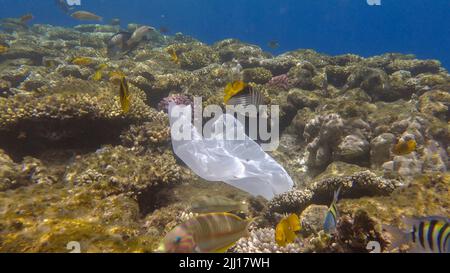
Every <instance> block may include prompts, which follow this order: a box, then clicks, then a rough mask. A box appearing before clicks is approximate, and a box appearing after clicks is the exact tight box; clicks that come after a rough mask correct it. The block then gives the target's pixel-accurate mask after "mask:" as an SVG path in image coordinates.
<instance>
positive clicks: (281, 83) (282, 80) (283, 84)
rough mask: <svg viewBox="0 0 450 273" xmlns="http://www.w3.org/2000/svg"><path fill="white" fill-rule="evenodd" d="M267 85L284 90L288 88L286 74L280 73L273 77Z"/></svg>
mask: <svg viewBox="0 0 450 273" xmlns="http://www.w3.org/2000/svg"><path fill="white" fill-rule="evenodd" d="M267 84H268V85H269V86H273V87H278V88H282V89H284V90H289V89H290V86H291V85H290V84H289V78H288V76H287V74H282V75H280V76H276V77H273V78H272V79H271V80H270V81H269V82H268V83H267Z"/></svg>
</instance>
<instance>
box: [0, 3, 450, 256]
mask: <svg viewBox="0 0 450 273" xmlns="http://www.w3.org/2000/svg"><path fill="white" fill-rule="evenodd" d="M54 5H55V7H56V8H58V9H59V10H60V11H61V16H65V18H67V19H70V20H73V21H74V22H76V23H78V24H81V25H77V26H75V27H73V28H67V27H57V26H51V25H41V24H32V22H33V21H35V20H37V19H40V18H35V16H34V15H33V14H31V13H27V14H25V15H23V16H20V17H17V18H2V19H1V20H0V110H1V112H2V113H0V143H2V144H1V145H0V163H1V166H0V219H1V220H0V252H66V251H65V249H64V248H61V246H63V247H64V246H65V245H64V244H63V242H65V240H66V241H67V242H70V241H78V240H79V241H80V242H81V244H82V245H83V244H85V245H84V246H82V249H85V251H87V252H105V251H106V252H109V251H111V252H164V253H226V252H230V253H232V252H235V253H242V252H278V253H279V252H319V253H320V252H369V248H366V246H368V245H370V243H373V242H376V243H377V244H379V245H380V246H381V251H383V252H409V253H415V252H420V253H424V252H431V253H450V219H449V216H450V173H449V172H448V167H449V166H450V164H449V161H448V157H449V153H450V146H449V144H450V127H449V126H450V75H449V73H448V72H447V70H446V69H445V68H444V67H442V66H441V64H440V63H439V62H438V61H434V60H420V59H417V58H415V57H411V56H409V55H402V54H394V53H392V54H391V53H386V54H384V55H380V56H373V57H368V58H364V57H360V56H356V55H354V54H345V55H338V56H328V55H325V54H320V53H317V52H315V51H313V50H296V51H292V52H287V53H284V54H282V55H272V54H271V53H268V52H264V51H263V50H262V49H261V48H259V47H258V46H256V45H250V44H246V43H244V42H241V41H239V40H236V39H227V40H224V41H219V42H217V43H215V44H214V45H207V44H204V43H202V42H201V41H198V40H196V39H195V38H192V37H189V36H187V35H184V34H182V33H176V31H177V30H176V29H175V28H174V27H173V28H172V27H169V26H167V25H160V26H159V27H152V26H149V25H145V24H140V23H135V22H126V23H129V25H128V27H127V28H122V26H123V24H124V23H125V20H124V19H123V18H120V17H119V16H117V17H112V18H110V17H108V16H103V15H102V14H100V12H98V14H97V12H92V11H88V10H84V7H83V9H82V7H76V6H72V5H69V4H68V3H67V1H64V0H57V1H54ZM119 14H120V12H119ZM172 34H173V35H172ZM24 41H26V42H24ZM265 46H266V47H268V48H269V49H270V50H276V49H278V48H279V47H280V42H279V41H277V40H276V39H272V40H270V41H268V42H267V44H266V45H265ZM194 97H201V98H202V100H203V101H202V106H208V105H218V107H219V108H220V109H225V108H226V106H243V107H249V106H254V107H256V109H257V110H259V107H260V106H261V105H277V106H279V109H280V111H279V112H280V113H279V114H280V128H281V131H280V145H279V146H278V148H277V149H276V150H275V151H271V152H268V154H270V156H271V157H273V158H274V159H275V160H276V161H277V162H279V163H280V165H282V166H283V167H284V168H285V169H286V171H287V173H288V174H289V175H290V176H291V177H292V179H293V180H294V187H293V188H292V189H291V190H290V191H287V192H285V193H282V194H280V195H277V196H275V197H274V198H273V199H271V200H266V199H265V198H263V197H261V196H252V195H251V194H249V193H248V192H245V191H242V190H239V189H237V188H235V187H232V186H230V185H228V184H225V183H222V182H221V181H214V183H210V182H206V181H204V180H203V179H201V178H199V177H198V176H196V175H195V174H194V173H193V172H192V171H191V170H190V169H189V166H187V165H186V164H184V163H183V162H182V161H181V160H180V159H179V158H178V157H177V156H176V155H175V154H174V153H173V151H172V146H171V135H170V124H169V122H168V116H167V112H168V109H169V105H173V104H179V105H182V104H184V105H193V101H194ZM260 114H261V113H260V112H258V115H260ZM210 118H212V117H210ZM210 118H205V117H204V118H203V120H202V121H200V122H203V124H204V123H206V122H207V121H208V120H209V119H210ZM218 153H219V152H218ZM215 156H216V155H215ZM219 156H220V155H219ZM200 160H203V161H208V160H209V158H208V157H207V156H204V157H202V158H200ZM236 168H238V165H236ZM251 171H252V170H249V172H251ZM233 178H236V177H233ZM273 179H276V178H273ZM41 202H42V203H41ZM37 204H39V205H37ZM94 231H95V232H94ZM66 235H67V236H66ZM30 238H31V239H32V241H33V242H34V243H30V245H29V246H27V247H23V246H24V245H25V244H24V243H23V242H28V240H31V239H30ZM83 247H84V248H83Z"/></svg>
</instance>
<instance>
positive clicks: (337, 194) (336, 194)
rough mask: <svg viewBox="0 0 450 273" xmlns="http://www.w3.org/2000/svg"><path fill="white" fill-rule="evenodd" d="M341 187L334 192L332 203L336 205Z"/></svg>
mask: <svg viewBox="0 0 450 273" xmlns="http://www.w3.org/2000/svg"><path fill="white" fill-rule="evenodd" d="M341 189H342V185H341V186H339V188H338V189H337V190H336V191H335V192H334V196H333V202H334V203H335V204H336V203H337V202H338V200H339V194H340V193H341Z"/></svg>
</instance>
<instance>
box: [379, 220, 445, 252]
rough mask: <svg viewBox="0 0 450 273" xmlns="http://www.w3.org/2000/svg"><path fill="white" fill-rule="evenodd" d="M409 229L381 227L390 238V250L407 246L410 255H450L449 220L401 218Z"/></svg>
mask: <svg viewBox="0 0 450 273" xmlns="http://www.w3.org/2000/svg"><path fill="white" fill-rule="evenodd" d="M402 221H403V223H404V224H405V225H407V226H408V227H409V229H408V230H401V229H399V228H397V227H393V226H387V225H383V229H384V230H386V231H387V232H389V233H390V234H391V236H392V240H391V241H392V244H391V249H393V248H397V247H399V246H401V245H405V244H409V245H411V248H410V249H409V252H412V253H450V219H448V218H445V217H440V216H429V217H420V218H406V217H405V218H403V219H402Z"/></svg>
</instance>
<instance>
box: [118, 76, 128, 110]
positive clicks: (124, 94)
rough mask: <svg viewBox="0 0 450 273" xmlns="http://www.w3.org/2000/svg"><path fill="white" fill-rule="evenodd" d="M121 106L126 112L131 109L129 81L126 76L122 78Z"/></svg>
mask: <svg viewBox="0 0 450 273" xmlns="http://www.w3.org/2000/svg"><path fill="white" fill-rule="evenodd" d="M119 96H120V106H121V108H122V111H123V112H124V113H125V114H126V113H128V112H129V111H130V92H129V90H128V82H127V80H126V78H125V77H122V79H121V80H120V92H119Z"/></svg>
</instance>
